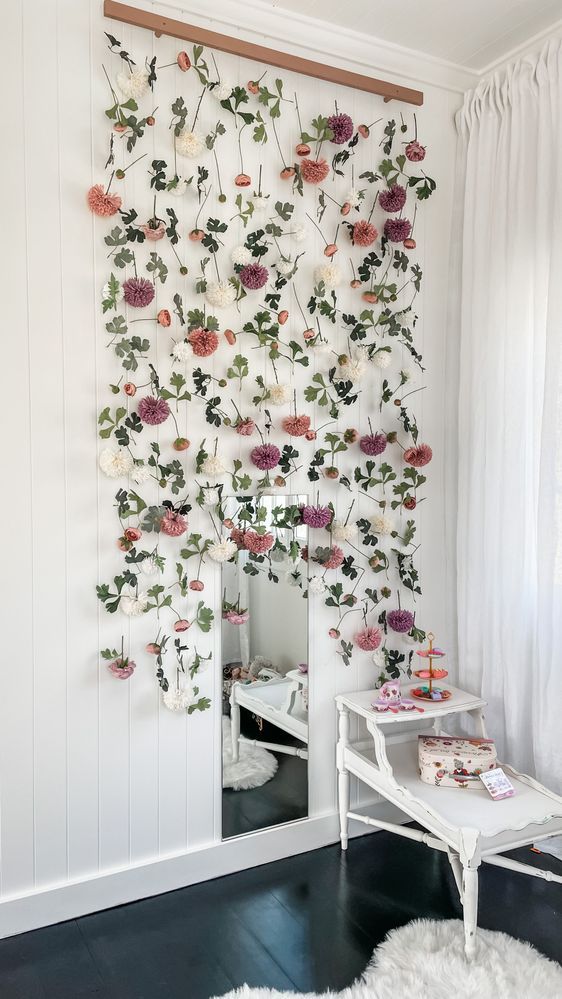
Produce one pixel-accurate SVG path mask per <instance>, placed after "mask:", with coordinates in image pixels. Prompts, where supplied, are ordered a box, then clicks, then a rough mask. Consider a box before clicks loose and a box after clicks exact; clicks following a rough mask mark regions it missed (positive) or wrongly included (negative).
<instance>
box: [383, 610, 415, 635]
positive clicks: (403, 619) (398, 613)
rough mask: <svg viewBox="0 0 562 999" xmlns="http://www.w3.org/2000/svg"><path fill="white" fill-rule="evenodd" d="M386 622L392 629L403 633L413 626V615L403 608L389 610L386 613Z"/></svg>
mask: <svg viewBox="0 0 562 999" xmlns="http://www.w3.org/2000/svg"><path fill="white" fill-rule="evenodd" d="M386 623H387V624H388V626H389V628H392V630H393V631H398V632H400V633H401V634H405V633H406V632H407V631H410V629H411V628H412V627H413V624H414V615H413V614H411V613H410V611H405V610H393V611H389V612H388V614H387V615H386Z"/></svg>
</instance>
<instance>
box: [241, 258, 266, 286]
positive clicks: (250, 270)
mask: <svg viewBox="0 0 562 999" xmlns="http://www.w3.org/2000/svg"><path fill="white" fill-rule="evenodd" d="M239 276H240V281H241V283H242V284H243V285H244V287H245V288H248V289H249V290H250V291H257V290H258V288H263V286H264V285H266V284H267V280H268V278H269V271H268V269H267V267H263V266H262V265H261V264H246V265H245V267H243V268H242V270H241V271H240V275H239Z"/></svg>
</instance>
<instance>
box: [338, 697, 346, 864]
mask: <svg viewBox="0 0 562 999" xmlns="http://www.w3.org/2000/svg"><path fill="white" fill-rule="evenodd" d="M338 711H339V722H338V729H339V739H338V748H337V755H338V803H339V812H340V840H341V848H342V850H347V838H348V837H347V831H348V826H349V819H348V817H347V813H348V812H349V773H348V772H347V770H346V769H345V766H344V762H343V750H344V748H345V746H347V744H348V742H349V711H348V710H347V708H344V707H339V708H338Z"/></svg>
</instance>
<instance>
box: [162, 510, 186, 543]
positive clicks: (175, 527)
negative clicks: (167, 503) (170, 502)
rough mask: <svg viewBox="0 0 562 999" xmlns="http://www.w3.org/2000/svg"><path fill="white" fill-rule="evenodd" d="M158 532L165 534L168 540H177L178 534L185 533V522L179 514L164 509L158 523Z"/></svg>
mask: <svg viewBox="0 0 562 999" xmlns="http://www.w3.org/2000/svg"><path fill="white" fill-rule="evenodd" d="M160 530H161V531H162V533H163V534H167V535H168V537H169V538H179V536H180V534H185V532H186V531H187V520H186V518H185V517H183V516H182V514H181V513H177V512H176V511H175V510H170V509H168V508H166V512H165V514H164V516H163V517H162V520H161V521H160Z"/></svg>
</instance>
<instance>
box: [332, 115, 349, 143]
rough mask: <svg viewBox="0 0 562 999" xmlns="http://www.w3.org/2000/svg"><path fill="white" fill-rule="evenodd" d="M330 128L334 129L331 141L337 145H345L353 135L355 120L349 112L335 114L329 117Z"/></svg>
mask: <svg viewBox="0 0 562 999" xmlns="http://www.w3.org/2000/svg"><path fill="white" fill-rule="evenodd" d="M328 128H331V129H332V132H333V136H332V140H331V141H332V142H333V143H334V144H335V145H336V146H343V144H344V142H349V140H350V139H351V136H352V135H353V122H352V120H351V118H350V117H349V115H348V114H333V115H332V116H331V117H330V118H328Z"/></svg>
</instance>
